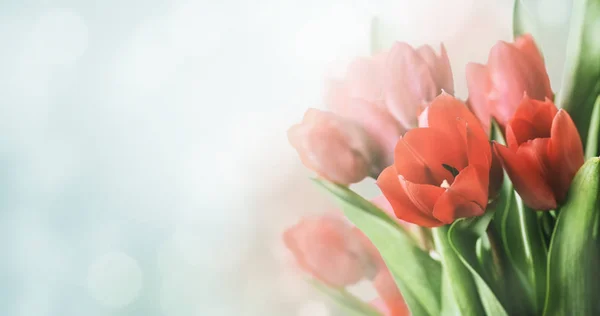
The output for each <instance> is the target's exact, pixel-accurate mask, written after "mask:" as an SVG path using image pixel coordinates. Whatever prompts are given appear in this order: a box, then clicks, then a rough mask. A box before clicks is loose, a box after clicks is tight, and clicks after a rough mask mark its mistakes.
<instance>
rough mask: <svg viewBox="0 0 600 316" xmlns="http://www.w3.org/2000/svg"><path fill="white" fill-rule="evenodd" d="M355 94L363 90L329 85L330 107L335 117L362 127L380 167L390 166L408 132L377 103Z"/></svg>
mask: <svg viewBox="0 0 600 316" xmlns="http://www.w3.org/2000/svg"><path fill="white" fill-rule="evenodd" d="M353 92H354V93H358V92H360V90H359V89H358V88H356V89H355V90H350V89H349V84H347V83H345V82H343V81H334V80H332V81H330V82H329V88H328V91H327V95H326V103H327V105H328V106H329V108H330V109H331V110H332V111H333V112H334V113H336V114H338V115H339V116H341V117H343V118H345V119H348V120H350V121H353V122H355V123H356V124H357V125H359V126H361V127H362V129H363V130H364V131H365V133H366V134H367V135H368V136H369V140H370V141H371V143H372V145H373V147H374V149H375V150H376V151H377V153H378V157H379V158H380V160H379V161H378V163H379V164H380V165H381V166H384V167H385V166H389V165H390V164H392V162H393V160H394V147H395V146H396V142H398V139H399V138H400V136H401V135H402V133H404V128H403V127H402V126H401V125H400V124H399V123H398V121H396V120H395V119H394V117H393V116H391V115H390V114H389V112H388V111H387V110H385V109H384V108H383V107H381V106H380V105H378V104H377V102H375V101H373V102H368V101H366V99H363V98H358V97H352V93H353ZM366 93H367V92H362V94H366Z"/></svg>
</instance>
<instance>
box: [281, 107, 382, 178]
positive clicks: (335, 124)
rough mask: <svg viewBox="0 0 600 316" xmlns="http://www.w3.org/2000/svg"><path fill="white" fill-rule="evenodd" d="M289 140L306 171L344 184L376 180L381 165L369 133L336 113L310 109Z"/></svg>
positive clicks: (293, 128) (294, 128) (291, 132)
mask: <svg viewBox="0 0 600 316" xmlns="http://www.w3.org/2000/svg"><path fill="white" fill-rule="evenodd" d="M288 139H289V141H290V143H291V144H292V146H294V147H295V148H296V150H297V151H298V154H299V155H300V159H301V160H302V162H303V163H304V165H305V166H306V167H308V168H309V169H312V170H314V171H315V172H317V173H318V174H319V175H320V176H322V177H324V178H326V179H328V180H330V181H333V182H336V183H340V184H349V183H355V182H359V181H361V180H362V179H364V178H365V177H366V176H368V175H373V176H374V177H376V176H377V175H378V174H379V172H380V170H381V169H383V168H382V166H381V165H379V164H377V161H378V158H377V155H378V153H377V152H376V150H374V149H373V145H372V144H371V143H370V141H369V137H368V135H367V134H366V133H365V131H364V130H363V129H362V128H360V126H358V125H356V124H355V123H354V122H351V121H348V120H346V119H343V118H341V117H339V116H337V115H335V114H333V113H330V112H323V111H319V110H316V109H309V110H308V111H307V112H306V114H305V115H304V119H303V120H302V123H300V124H297V125H294V126H292V127H291V128H290V129H289V131H288Z"/></svg>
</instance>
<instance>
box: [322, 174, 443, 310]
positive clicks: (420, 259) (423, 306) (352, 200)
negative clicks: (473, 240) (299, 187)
mask: <svg viewBox="0 0 600 316" xmlns="http://www.w3.org/2000/svg"><path fill="white" fill-rule="evenodd" d="M315 182H316V183H317V184H318V185H320V186H321V187H323V188H325V189H326V190H327V191H329V192H330V193H332V194H333V195H334V196H335V197H336V198H337V200H338V202H339V203H340V206H341V208H342V210H343V211H344V213H345V214H346V216H347V217H348V219H350V221H352V222H353V223H354V224H355V225H356V226H357V227H358V228H359V229H360V230H361V231H362V232H363V233H365V235H367V237H369V239H370V240H371V241H372V242H373V244H374V245H375V246H376V247H377V249H378V250H379V252H380V253H381V256H382V257H383V259H384V261H385V262H386V265H387V266H388V268H389V269H390V272H391V273H392V275H393V276H394V280H395V281H396V284H397V285H398V287H399V288H400V291H401V293H402V296H403V297H404V300H405V301H406V304H407V305H408V307H409V309H410V311H411V313H412V315H415V316H420V315H432V316H434V315H439V314H440V310H441V302H440V291H441V266H440V264H439V262H437V261H435V260H433V259H432V258H431V257H430V256H429V254H427V253H426V252H424V251H423V250H421V249H420V248H419V247H418V246H417V244H416V242H415V241H414V240H413V239H412V238H411V237H410V235H409V234H408V233H407V232H406V231H405V230H404V229H403V228H402V227H401V226H400V225H399V224H398V223H397V222H396V221H395V220H393V219H392V218H390V217H389V216H388V215H387V214H386V213H385V212H383V211H382V210H380V209H379V208H377V207H376V206H375V205H373V204H372V203H371V202H369V201H367V200H365V199H364V198H362V197H361V196H359V195H358V194H356V193H354V192H353V191H352V190H350V189H348V188H347V187H345V186H341V185H337V184H334V183H331V182H328V181H326V180H323V179H315Z"/></svg>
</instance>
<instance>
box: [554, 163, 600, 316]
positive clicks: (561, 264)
mask: <svg viewBox="0 0 600 316" xmlns="http://www.w3.org/2000/svg"><path fill="white" fill-rule="evenodd" d="M599 220H600V158H597V157H596V158H591V159H589V160H588V161H587V162H586V163H585V164H584V165H583V167H581V169H579V171H578V172H577V175H576V176H575V179H574V180H573V183H572V185H571V188H570V189H569V197H568V200H567V202H566V203H565V204H564V205H563V206H562V207H561V208H560V213H559V215H558V219H557V222H556V227H555V229H554V236H553V237H552V242H551V244H550V252H549V254H548V287H547V293H546V306H545V308H544V315H548V316H549V315H599V314H600V304H598V299H597V295H598V293H599V291H600V282H598V276H599V275H600V260H599V255H600V253H599V251H598V250H599V249H598V246H599V239H598V224H599Z"/></svg>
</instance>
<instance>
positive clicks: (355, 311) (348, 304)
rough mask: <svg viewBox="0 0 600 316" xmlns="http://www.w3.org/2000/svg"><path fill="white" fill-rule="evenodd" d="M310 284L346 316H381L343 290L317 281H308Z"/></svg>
mask: <svg viewBox="0 0 600 316" xmlns="http://www.w3.org/2000/svg"><path fill="white" fill-rule="evenodd" d="M308 283H309V284H310V285H312V286H313V287H314V288H315V289H317V290H318V291H319V292H321V293H323V294H325V295H326V296H327V297H329V298H330V299H331V300H332V301H333V302H334V303H336V305H338V306H339V307H341V308H342V309H343V310H344V312H345V313H344V315H349V316H381V313H380V312H378V311H377V310H375V309H374V308H373V307H372V306H370V305H369V304H367V303H365V302H363V301H362V300H361V299H359V298H358V297H356V296H354V295H352V294H350V293H348V291H346V290H344V289H343V288H332V287H329V286H327V285H326V284H324V283H322V282H320V281H318V280H316V279H308Z"/></svg>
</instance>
